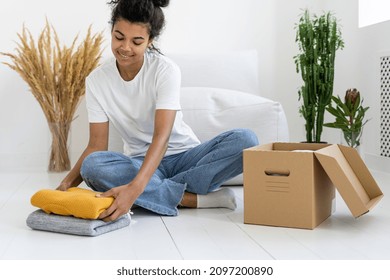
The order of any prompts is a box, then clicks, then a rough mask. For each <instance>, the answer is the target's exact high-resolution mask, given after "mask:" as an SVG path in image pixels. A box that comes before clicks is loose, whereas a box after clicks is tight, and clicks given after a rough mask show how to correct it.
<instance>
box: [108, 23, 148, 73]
mask: <svg viewBox="0 0 390 280" xmlns="http://www.w3.org/2000/svg"><path fill="white" fill-rule="evenodd" d="M150 44H151V40H150V39H149V30H148V27H147V25H145V24H140V23H132V22H129V21H127V20H123V19H120V20H118V21H117V22H116V23H115V25H114V26H113V28H112V31H111V50H112V53H113V54H114V56H115V58H116V60H117V64H118V67H119V70H120V71H121V70H124V71H126V72H129V71H130V72H134V71H138V70H139V69H140V68H141V66H142V64H143V59H144V54H145V51H146V50H147V48H148V46H149V45H150Z"/></svg>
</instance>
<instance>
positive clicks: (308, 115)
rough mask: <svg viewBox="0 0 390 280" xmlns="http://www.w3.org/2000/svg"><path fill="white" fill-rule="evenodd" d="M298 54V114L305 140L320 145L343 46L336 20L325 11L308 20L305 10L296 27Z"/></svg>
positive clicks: (307, 13) (308, 16)
mask: <svg viewBox="0 0 390 280" xmlns="http://www.w3.org/2000/svg"><path fill="white" fill-rule="evenodd" d="M296 30H297V33H296V40H295V41H296V42H297V43H298V47H299V51H300V52H299V54H298V55H296V56H295V57H294V60H295V64H296V71H297V73H300V74H301V77H302V80H303V85H302V86H301V88H300V89H299V90H298V95H299V100H302V105H301V107H300V110H299V112H300V114H301V115H302V116H303V118H304V119H305V130H306V141H307V142H309V143H313V142H321V134H322V130H323V124H324V114H325V108H326V106H327V105H328V104H329V103H330V102H331V98H332V95H333V82H334V69H335V58H336V51H337V50H338V49H342V48H343V47H344V42H343V40H342V37H341V31H340V28H339V25H338V22H337V19H336V18H335V17H334V16H333V15H332V14H331V13H330V12H326V13H324V14H323V15H321V16H319V17H317V16H316V15H314V16H313V17H311V15H310V13H309V11H308V10H305V12H304V14H303V15H302V16H301V18H300V20H299V23H298V24H297V26H296Z"/></svg>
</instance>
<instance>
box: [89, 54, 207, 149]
mask: <svg viewBox="0 0 390 280" xmlns="http://www.w3.org/2000/svg"><path fill="white" fill-rule="evenodd" d="M180 80H181V74H180V69H179V67H178V66H177V65H176V64H175V63H174V62H172V61H171V60H170V59H168V58H166V57H164V56H162V55H159V54H157V53H153V52H146V53H145V59H144V63H143V65H142V67H141V70H140V71H139V73H138V74H137V76H136V77H135V78H134V79H133V80H131V81H125V80H123V79H122V77H121V76H120V74H119V71H118V68H117V66H116V60H115V58H112V59H110V60H108V61H106V62H105V63H104V64H102V65H100V66H99V67H97V68H96V69H95V70H94V71H93V72H92V73H91V74H90V75H89V76H88V77H87V79H86V104H87V110H88V118H89V122H90V123H101V122H107V121H109V122H111V123H112V124H113V125H114V126H115V128H116V129H117V130H118V132H119V134H120V135H121V137H122V140H123V143H124V153H125V154H126V155H128V156H144V155H145V154H146V151H147V150H148V148H149V145H150V144H151V141H152V136H153V129H154V115H155V110H156V109H168V110H176V111H178V112H177V113H176V119H175V122H174V126H173V129H172V133H171V137H170V139H169V144H168V150H167V152H166V155H172V154H176V153H180V152H183V151H186V150H188V149H190V148H192V147H195V146H196V145H198V144H199V143H200V141H199V139H198V138H197V137H196V136H195V134H194V132H193V131H192V129H191V128H190V127H189V126H188V125H187V124H185V123H184V122H183V115H182V112H181V111H180V110H181V106H180Z"/></svg>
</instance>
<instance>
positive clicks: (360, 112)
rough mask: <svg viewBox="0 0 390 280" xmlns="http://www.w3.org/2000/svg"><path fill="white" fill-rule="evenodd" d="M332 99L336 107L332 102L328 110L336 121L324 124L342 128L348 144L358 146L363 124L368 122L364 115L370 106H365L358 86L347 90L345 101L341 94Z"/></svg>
mask: <svg viewBox="0 0 390 280" xmlns="http://www.w3.org/2000/svg"><path fill="white" fill-rule="evenodd" d="M332 101H333V102H334V103H335V107H333V105H332V103H331V104H329V105H328V107H327V108H326V110H327V111H328V112H329V113H330V114H332V115H333V116H334V117H335V121H334V122H333V123H325V124H324V126H326V127H332V128H338V129H341V131H342V133H343V137H344V140H345V142H346V143H347V145H348V146H350V147H353V148H358V147H359V146H360V144H361V143H360V138H361V136H362V133H363V126H364V125H365V124H366V123H367V122H368V120H364V117H365V114H366V112H367V110H368V109H369V108H370V107H363V99H361V98H360V92H359V91H358V90H357V89H356V88H353V89H348V90H347V92H346V93H345V97H344V101H342V100H341V98H340V97H339V96H337V97H335V96H333V97H332Z"/></svg>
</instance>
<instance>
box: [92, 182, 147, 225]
mask: <svg viewBox="0 0 390 280" xmlns="http://www.w3.org/2000/svg"><path fill="white" fill-rule="evenodd" d="M142 191H143V188H141V187H139V186H137V185H135V184H132V183H130V184H128V185H123V186H119V187H115V188H112V189H110V190H108V191H106V192H104V193H102V194H100V195H98V197H110V196H111V197H113V198H114V202H113V203H112V204H111V205H110V207H108V208H107V209H106V210H104V211H103V212H102V213H101V214H100V215H99V217H98V219H101V220H103V221H105V222H109V221H114V220H116V219H118V218H119V217H120V216H122V215H124V214H126V213H128V212H129V211H130V209H131V207H132V206H133V204H134V202H135V200H136V199H137V198H138V196H139V195H140V194H141V193H142Z"/></svg>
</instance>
